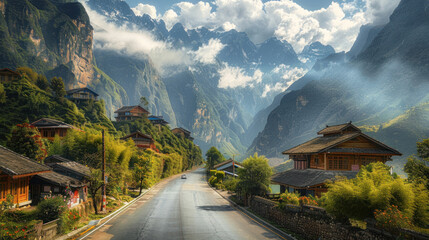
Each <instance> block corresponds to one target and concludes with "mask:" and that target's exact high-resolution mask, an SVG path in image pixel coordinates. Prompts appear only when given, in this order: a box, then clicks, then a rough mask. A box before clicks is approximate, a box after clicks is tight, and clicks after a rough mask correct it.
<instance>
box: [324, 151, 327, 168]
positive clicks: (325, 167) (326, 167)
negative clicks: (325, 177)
mask: <svg viewBox="0 0 429 240" xmlns="http://www.w3.org/2000/svg"><path fill="white" fill-rule="evenodd" d="M323 162H324V164H325V166H324V168H325V170H327V164H326V153H324V154H323Z"/></svg>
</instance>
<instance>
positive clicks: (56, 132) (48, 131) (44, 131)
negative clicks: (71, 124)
mask: <svg viewBox="0 0 429 240" xmlns="http://www.w3.org/2000/svg"><path fill="white" fill-rule="evenodd" d="M68 130H69V129H67V128H55V127H53V128H40V129H39V131H40V135H41V136H42V138H46V139H49V140H51V141H53V140H54V139H55V136H59V137H60V138H62V137H65V136H66V135H67V131H68Z"/></svg>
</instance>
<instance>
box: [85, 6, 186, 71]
mask: <svg viewBox="0 0 429 240" xmlns="http://www.w3.org/2000/svg"><path fill="white" fill-rule="evenodd" d="M82 4H83V5H84V7H85V9H86V11H87V13H88V15H89V17H90V19H91V24H92V26H93V27H94V48H99V49H104V50H112V51H116V52H118V53H120V54H126V55H129V56H134V57H136V58H142V59H144V58H147V57H149V58H150V59H151V60H152V62H153V63H154V65H155V67H156V68H157V69H158V70H159V71H160V72H161V74H163V73H164V70H165V69H166V68H168V67H171V66H187V65H190V64H192V63H193V61H192V59H191V56H190V55H189V54H188V52H187V51H186V50H184V49H174V48H173V47H172V46H171V45H170V44H169V43H167V42H163V41H159V40H156V38H155V37H154V36H153V35H152V34H151V33H150V32H147V31H144V30H140V29H138V28H137V27H134V28H132V27H130V25H126V26H120V27H118V26H117V25H115V24H114V23H109V22H108V20H107V19H106V17H105V16H102V15H100V14H98V13H97V12H95V11H93V10H91V8H89V7H88V6H87V5H86V4H85V3H84V2H83V3H82Z"/></svg>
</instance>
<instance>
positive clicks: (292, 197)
mask: <svg viewBox="0 0 429 240" xmlns="http://www.w3.org/2000/svg"><path fill="white" fill-rule="evenodd" d="M279 201H280V204H279V206H280V207H281V208H282V207H284V205H286V204H293V205H299V194H298V193H282V194H280V199H279Z"/></svg>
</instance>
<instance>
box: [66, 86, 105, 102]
mask: <svg viewBox="0 0 429 240" xmlns="http://www.w3.org/2000/svg"><path fill="white" fill-rule="evenodd" d="M97 97H98V94H97V93H96V92H94V91H92V90H91V89H89V88H86V87H85V88H76V89H70V90H68V91H67V93H66V98H67V99H69V100H70V101H73V102H75V103H79V102H81V101H88V100H94V101H97Z"/></svg>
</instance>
